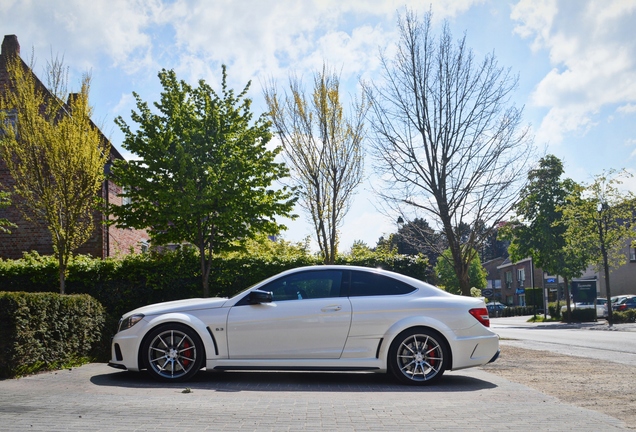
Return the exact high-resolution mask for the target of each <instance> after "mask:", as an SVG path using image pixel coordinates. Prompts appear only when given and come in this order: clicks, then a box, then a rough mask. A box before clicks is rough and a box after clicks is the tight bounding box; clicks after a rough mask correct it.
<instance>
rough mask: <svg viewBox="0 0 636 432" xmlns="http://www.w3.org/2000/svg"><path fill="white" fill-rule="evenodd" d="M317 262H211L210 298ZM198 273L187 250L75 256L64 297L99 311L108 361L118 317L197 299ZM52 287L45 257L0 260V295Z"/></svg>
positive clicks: (388, 265) (421, 262)
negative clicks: (93, 304) (82, 299)
mask: <svg viewBox="0 0 636 432" xmlns="http://www.w3.org/2000/svg"><path fill="white" fill-rule="evenodd" d="M320 263H321V262H320V258H319V257H315V256H311V255H292V256H282V257H278V256H245V255H241V256H238V255H237V256H231V257H215V258H214V260H213V263H212V271H211V274H210V295H211V296H218V297H231V296H233V295H235V294H237V293H238V292H240V291H241V290H243V289H245V288H247V287H249V286H251V285H253V284H255V283H257V282H259V281H261V280H263V279H266V278H268V277H270V276H273V275H275V274H277V273H280V272H282V271H284V270H288V269H291V268H296V267H301V266H310V265H319V264H320ZM337 264H348V265H359V266H364V267H380V268H384V269H387V270H393V271H395V272H398V273H402V274H405V275H408V276H412V277H415V278H417V279H420V280H426V279H427V278H428V277H429V276H430V267H429V266H428V261H427V260H426V259H423V258H420V257H413V256H406V255H397V254H394V255H389V254H384V255H383V254H367V255H364V256H357V257H351V256H342V257H340V258H339V259H338V261H337ZM200 274H201V273H200V262H199V256H198V253H197V252H196V251H195V250H193V249H191V248H184V249H179V250H177V251H170V252H164V253H149V254H137V255H127V256H125V257H123V258H121V259H111V258H109V259H105V260H101V259H94V258H90V257H86V256H79V257H76V258H75V259H74V260H73V261H72V262H71V263H70V265H69V270H68V276H67V279H66V293H67V294H89V295H91V296H92V297H94V298H95V299H97V300H98V301H99V302H100V303H101V304H102V305H103V306H104V307H105V309H106V312H107V316H106V322H105V331H104V332H103V333H104V334H103V337H102V341H101V349H100V352H101V355H100V359H101V360H108V358H109V357H110V338H111V336H112V335H113V334H114V333H115V331H116V328H117V321H118V320H119V318H120V317H121V315H123V314H124V313H126V312H128V311H130V310H132V309H135V308H137V307H140V306H143V305H147V304H152V303H159V302H163V301H170V300H177V299H183V298H194V297H201V295H202V288H201V276H200ZM58 287H59V282H58V274H57V263H56V262H55V260H54V259H53V258H52V257H50V256H40V255H38V254H36V253H31V254H25V256H24V258H22V259H20V260H0V291H24V292H57V291H58V289H59V288H58Z"/></svg>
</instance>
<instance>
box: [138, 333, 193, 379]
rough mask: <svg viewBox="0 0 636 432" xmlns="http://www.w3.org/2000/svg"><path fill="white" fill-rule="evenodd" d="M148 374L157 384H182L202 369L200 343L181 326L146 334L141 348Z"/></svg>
mask: <svg viewBox="0 0 636 432" xmlns="http://www.w3.org/2000/svg"><path fill="white" fill-rule="evenodd" d="M141 350H142V351H141V356H142V361H143V363H144V365H145V367H146V369H147V371H148V373H149V374H150V375H151V376H152V377H153V378H155V379H158V380H161V381H186V380H188V379H190V378H192V377H193V376H194V375H195V374H196V373H197V372H198V371H199V370H200V369H201V367H202V363H203V357H204V351H203V343H202V342H201V339H200V338H199V336H198V335H197V333H196V332H195V331H194V330H192V329H191V328H190V327H188V326H185V325H183V324H177V323H173V324H164V325H161V326H159V327H157V328H156V329H154V330H153V331H152V332H150V333H149V334H148V336H147V337H146V339H145V341H144V343H143V345H142V348H141Z"/></svg>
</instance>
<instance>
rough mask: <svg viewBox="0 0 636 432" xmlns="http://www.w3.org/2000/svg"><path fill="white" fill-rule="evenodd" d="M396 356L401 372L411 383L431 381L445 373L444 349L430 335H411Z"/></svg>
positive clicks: (402, 343) (400, 345) (400, 346)
mask: <svg viewBox="0 0 636 432" xmlns="http://www.w3.org/2000/svg"><path fill="white" fill-rule="evenodd" d="M395 355H396V358H395V360H396V364H397V368H398V370H399V372H400V373H401V375H402V376H403V377H404V378H406V379H407V380H408V381H410V382H413V383H420V382H424V381H429V380H432V379H434V378H435V377H438V376H439V375H441V374H442V373H444V349H443V348H442V346H441V345H440V343H439V342H438V341H437V340H436V339H435V338H433V337H432V336H430V335H427V334H423V333H416V334H412V335H409V336H408V337H406V338H405V339H404V340H402V342H400V344H399V346H398V347H397V352H396V354H395ZM398 378H399V377H398Z"/></svg>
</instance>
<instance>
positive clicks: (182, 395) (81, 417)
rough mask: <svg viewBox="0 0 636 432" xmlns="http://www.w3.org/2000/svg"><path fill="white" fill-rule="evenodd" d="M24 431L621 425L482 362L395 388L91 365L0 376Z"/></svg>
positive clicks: (334, 377)
mask: <svg viewBox="0 0 636 432" xmlns="http://www.w3.org/2000/svg"><path fill="white" fill-rule="evenodd" d="M521 373H522V372H521ZM186 388H187V389H189V390H190V392H189V393H188V392H184V390H186ZM25 430H29V431H91V432H97V431H182V430H193V431H205V430H209V431H236V430H241V431H301V430H303V431H304V430H307V431H413V430H431V431H463V430H473V431H493V430H496V431H534V430H540V431H618V430H628V429H627V427H626V425H625V424H623V423H622V422H620V421H619V420H617V419H615V418H612V417H609V416H606V415H603V414H599V413H597V412H594V411H590V410H586V409H583V408H579V407H576V406H572V405H568V404H565V403H561V402H560V401H559V400H557V399H556V398H554V397H551V396H547V395H544V394H542V393H540V392H538V391H536V390H533V389H530V388H528V387H525V386H523V385H520V384H516V383H512V382H510V381H507V380H505V379H503V378H499V377H497V376H495V375H492V374H489V373H487V372H485V371H483V370H481V369H468V370H463V371H457V372H450V373H447V374H446V375H445V376H444V377H443V379H442V381H441V382H440V383H439V384H437V385H434V386H429V387H409V386H402V385H399V384H396V383H395V382H394V381H393V380H392V379H391V378H390V377H388V376H386V375H380V374H335V373H334V374H329V373H254V372H249V373H248V372H226V373H201V374H199V375H198V376H197V377H196V379H195V380H194V381H191V382H188V383H185V384H162V383H157V382H154V381H152V380H150V379H149V378H147V377H146V376H145V375H144V374H135V373H129V372H124V371H118V370H115V369H111V368H109V367H108V366H106V365H105V364H97V363H94V364H89V365H86V366H83V367H81V368H75V369H72V370H63V371H58V372H50V373H43V374H39V375H35V376H30V377H26V378H21V379H15V380H4V381H0V431H25Z"/></svg>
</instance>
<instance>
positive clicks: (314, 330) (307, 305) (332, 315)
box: [227, 270, 351, 359]
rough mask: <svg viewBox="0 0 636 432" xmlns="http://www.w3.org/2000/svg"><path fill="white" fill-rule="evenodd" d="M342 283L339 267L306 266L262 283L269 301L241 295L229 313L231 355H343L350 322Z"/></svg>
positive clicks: (237, 356)
mask: <svg viewBox="0 0 636 432" xmlns="http://www.w3.org/2000/svg"><path fill="white" fill-rule="evenodd" d="M341 283H342V271H340V270H307V271H303V272H298V273H292V274H290V275H286V276H282V277H281V278H278V279H276V280H274V281H272V282H270V283H268V284H267V285H265V286H263V287H260V288H259V289H260V290H263V291H270V292H272V297H273V299H272V300H273V301H272V302H271V303H261V304H248V303H247V302H243V301H240V302H238V303H237V305H236V306H233V307H232V308H231V310H230V312H229V314H228V323H227V338H228V351H229V356H230V358H231V359H337V358H340V355H341V354H342V350H343V348H344V345H345V342H346V340H347V335H348V333H349V326H350V324H351V303H350V302H349V300H348V299H347V298H346V297H340V288H341Z"/></svg>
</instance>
